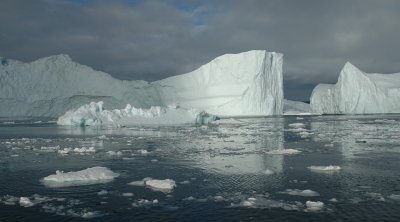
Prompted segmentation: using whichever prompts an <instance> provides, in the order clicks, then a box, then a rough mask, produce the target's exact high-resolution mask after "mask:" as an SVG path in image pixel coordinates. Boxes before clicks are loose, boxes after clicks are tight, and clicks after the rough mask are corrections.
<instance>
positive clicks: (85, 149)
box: [74, 147, 96, 153]
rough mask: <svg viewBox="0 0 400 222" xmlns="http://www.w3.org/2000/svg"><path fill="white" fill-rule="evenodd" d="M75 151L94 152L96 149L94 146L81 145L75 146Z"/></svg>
mask: <svg viewBox="0 0 400 222" xmlns="http://www.w3.org/2000/svg"><path fill="white" fill-rule="evenodd" d="M74 152H75V153H95V152H96V149H95V148H94V147H82V148H75V149H74Z"/></svg>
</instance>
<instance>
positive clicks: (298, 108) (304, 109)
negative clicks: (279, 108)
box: [283, 99, 311, 116]
mask: <svg viewBox="0 0 400 222" xmlns="http://www.w3.org/2000/svg"><path fill="white" fill-rule="evenodd" d="M283 115H285V116H300V115H311V113H310V104H308V103H304V102H299V101H293V100H287V99H284V100H283Z"/></svg>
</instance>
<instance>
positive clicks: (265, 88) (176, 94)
mask: <svg viewBox="0 0 400 222" xmlns="http://www.w3.org/2000/svg"><path fill="white" fill-rule="evenodd" d="M282 62H283V56H282V54H279V53H274V52H266V51H263V50H258V51H249V52H245V53H239V54H227V55H223V56H220V57H218V58H216V59H214V60H212V61H211V62H210V63H208V64H205V65H203V66H201V67H200V68H198V69H197V70H195V71H193V72H190V73H187V74H183V75H179V76H173V77H169V78H167V79H164V80H161V81H156V82H154V84H155V85H157V86H159V87H158V88H159V89H160V91H161V92H162V93H160V95H161V96H162V100H163V101H164V102H165V103H166V104H167V105H171V104H179V106H182V107H186V108H197V109H201V110H205V111H207V112H209V113H212V114H215V115H224V116H226V115H228V116H242V115H281V114H282V109H283V79H282Z"/></svg>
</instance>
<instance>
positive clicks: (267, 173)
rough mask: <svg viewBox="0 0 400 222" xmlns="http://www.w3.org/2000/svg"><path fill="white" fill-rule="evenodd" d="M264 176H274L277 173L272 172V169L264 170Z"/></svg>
mask: <svg viewBox="0 0 400 222" xmlns="http://www.w3.org/2000/svg"><path fill="white" fill-rule="evenodd" d="M264 174H265V175H272V174H275V172H274V171H272V170H270V169H266V170H264Z"/></svg>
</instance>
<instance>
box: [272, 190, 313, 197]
mask: <svg viewBox="0 0 400 222" xmlns="http://www.w3.org/2000/svg"><path fill="white" fill-rule="evenodd" d="M278 193H281V194H288V195H293V196H303V197H316V196H319V193H318V192H315V191H313V190H298V189H286V190H285V191H281V192H278Z"/></svg>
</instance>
